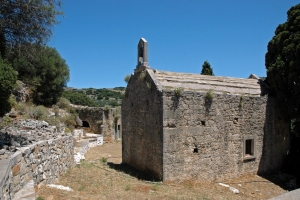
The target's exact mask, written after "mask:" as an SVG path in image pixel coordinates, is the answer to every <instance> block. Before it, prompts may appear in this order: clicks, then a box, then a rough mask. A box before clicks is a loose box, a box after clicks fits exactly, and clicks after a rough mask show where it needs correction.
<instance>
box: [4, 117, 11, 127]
mask: <svg viewBox="0 0 300 200" xmlns="http://www.w3.org/2000/svg"><path fill="white" fill-rule="evenodd" d="M3 122H4V125H5V126H9V125H10V122H11V120H10V117H9V116H7V115H6V116H4V120H3Z"/></svg>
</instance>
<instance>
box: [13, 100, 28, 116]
mask: <svg viewBox="0 0 300 200" xmlns="http://www.w3.org/2000/svg"><path fill="white" fill-rule="evenodd" d="M15 109H16V111H17V112H18V114H19V115H25V114H26V112H27V110H28V105H27V104H26V103H22V102H20V103H17V105H16V106H15Z"/></svg>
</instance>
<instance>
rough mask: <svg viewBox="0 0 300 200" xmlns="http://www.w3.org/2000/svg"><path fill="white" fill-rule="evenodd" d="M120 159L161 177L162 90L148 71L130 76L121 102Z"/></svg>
mask: <svg viewBox="0 0 300 200" xmlns="http://www.w3.org/2000/svg"><path fill="white" fill-rule="evenodd" d="M121 113H122V162H123V163H126V164H128V165H131V166H133V167H135V168H137V169H139V170H142V171H147V172H149V173H151V174H152V175H154V176H155V177H156V178H160V179H161V178H162V172H163V171H162V169H163V161H162V156H163V152H162V148H163V134H162V131H163V130H162V93H161V92H159V91H158V90H156V85H155V84H154V83H153V82H152V79H151V78H150V76H149V74H148V73H147V72H146V71H144V72H136V73H135V74H134V75H132V76H131V78H130V81H129V84H128V86H127V89H126V93H125V97H124V99H123V101H122V112H121Z"/></svg>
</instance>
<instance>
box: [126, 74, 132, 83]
mask: <svg viewBox="0 0 300 200" xmlns="http://www.w3.org/2000/svg"><path fill="white" fill-rule="evenodd" d="M130 77H131V76H130V74H126V76H125V77H124V81H125V82H126V83H128V82H129V80H130Z"/></svg>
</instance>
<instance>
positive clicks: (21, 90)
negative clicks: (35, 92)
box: [12, 80, 29, 103]
mask: <svg viewBox="0 0 300 200" xmlns="http://www.w3.org/2000/svg"><path fill="white" fill-rule="evenodd" d="M12 93H13V95H14V96H15V97H16V101H17V102H24V103H25V102H27V101H28V100H29V89H28V87H26V84H25V83H23V82H22V81H19V80H17V82H16V87H15V89H14V90H13V92H12Z"/></svg>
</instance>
